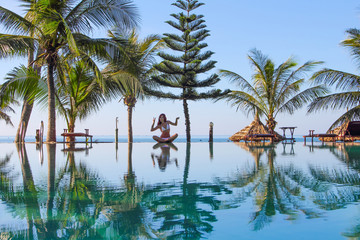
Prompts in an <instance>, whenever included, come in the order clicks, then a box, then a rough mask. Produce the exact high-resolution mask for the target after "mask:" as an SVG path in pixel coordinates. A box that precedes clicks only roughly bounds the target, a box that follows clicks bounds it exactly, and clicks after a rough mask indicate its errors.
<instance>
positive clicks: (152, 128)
mask: <svg viewBox="0 0 360 240" xmlns="http://www.w3.org/2000/svg"><path fill="white" fill-rule="evenodd" d="M155 119H156V118H153V123H152V125H151V129H150V131H152V132H153V131H155V130H156V129H158V128H159V126H156V127H154V124H155Z"/></svg>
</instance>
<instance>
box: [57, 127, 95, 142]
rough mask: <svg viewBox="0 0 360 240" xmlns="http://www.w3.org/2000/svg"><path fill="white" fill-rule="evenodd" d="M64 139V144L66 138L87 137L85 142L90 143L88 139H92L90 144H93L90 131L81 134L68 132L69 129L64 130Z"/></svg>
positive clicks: (86, 130)
mask: <svg viewBox="0 0 360 240" xmlns="http://www.w3.org/2000/svg"><path fill="white" fill-rule="evenodd" d="M61 136H63V137H64V142H65V138H66V137H85V141H86V142H88V138H90V142H91V143H92V137H93V136H92V135H90V134H89V129H85V133H79V132H68V130H67V129H64V132H63V133H62V134H61Z"/></svg>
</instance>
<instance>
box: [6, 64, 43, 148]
mask: <svg viewBox="0 0 360 240" xmlns="http://www.w3.org/2000/svg"><path fill="white" fill-rule="evenodd" d="M5 80H6V81H5V82H4V84H3V85H2V86H1V89H0V98H1V99H2V100H4V101H9V100H10V99H13V100H14V99H23V106H22V114H21V118H20V124H19V127H18V130H17V134H16V137H15V142H23V141H24V138H25V134H26V129H27V125H28V121H29V119H30V114H31V112H32V108H33V104H34V101H35V99H39V98H42V97H46V94H47V87H46V82H45V80H44V79H42V78H41V77H40V75H39V73H38V68H35V69H34V68H32V67H26V66H24V65H21V66H20V67H16V68H14V69H13V70H11V71H10V72H9V73H8V74H7V76H6V78H5ZM6 99H7V100H6Z"/></svg>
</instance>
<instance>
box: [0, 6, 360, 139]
mask: <svg viewBox="0 0 360 240" xmlns="http://www.w3.org/2000/svg"><path fill="white" fill-rule="evenodd" d="M173 2H174V1H173V0H135V1H134V3H135V4H136V6H137V7H138V11H139V13H140V16H141V28H140V29H139V33H140V35H141V36H142V37H144V36H146V35H148V34H154V33H155V34H163V33H168V32H175V31H174V29H173V28H172V27H170V26H169V25H168V24H166V23H165V21H167V20H170V19H172V17H170V14H171V13H177V12H179V9H178V8H176V7H174V6H172V5H171V3H173ZM202 2H204V3H205V5H204V6H202V7H200V8H199V9H198V10H197V13H198V14H203V15H204V16H205V17H204V19H205V20H206V25H207V29H208V30H210V34H211V36H210V37H208V38H207V39H206V40H205V42H206V43H208V50H211V51H213V52H215V54H214V55H213V57H212V60H215V61H217V65H216V69H215V70H214V72H216V71H218V70H219V69H226V70H231V71H234V72H236V73H238V74H240V75H242V76H243V77H245V78H246V79H248V80H250V78H251V74H252V69H251V67H250V64H249V61H248V59H247V54H248V53H249V50H250V49H252V48H257V49H258V50H260V51H262V52H263V53H264V54H266V55H268V56H269V57H270V58H271V59H272V60H273V61H274V62H275V63H276V65H277V66H278V65H279V64H281V63H282V62H284V61H285V60H286V59H287V58H289V57H290V56H294V57H295V59H296V60H297V62H298V63H299V64H303V63H304V62H306V61H308V60H317V61H324V62H325V63H324V64H323V66H322V67H319V68H318V69H317V70H319V69H320V68H323V67H327V68H333V69H337V70H341V71H346V72H350V73H355V74H359V72H358V69H357V68H356V66H355V63H354V62H353V60H352V58H351V56H350V54H349V52H348V51H347V50H346V49H345V48H343V47H341V46H340V45H339V43H340V42H341V41H342V40H344V39H345V38H346V33H345V31H346V29H349V28H360V21H359V20H360V19H359V15H360V9H359V7H360V3H359V1H357V0H346V1H339V0H337V1H335V0H315V1H314V0H302V1H288V0H267V1H265V0H243V1H239V0H205V1H202ZM0 5H1V6H4V7H6V8H9V9H11V10H14V11H17V12H19V8H17V6H18V2H17V1H15V0H11V1H8V0H0ZM19 13H21V12H19ZM1 31H3V30H1ZM94 36H95V37H99V36H105V34H104V33H103V32H99V31H96V30H95V31H94ZM21 63H23V64H25V63H26V59H6V60H0V82H2V81H3V79H4V77H5V75H6V73H7V72H9V71H10V70H11V69H12V68H13V67H15V66H18V65H19V64H21ZM216 87H217V88H221V89H227V88H229V89H234V90H235V89H236V86H235V85H233V84H229V83H228V81H227V80H226V79H223V80H222V81H221V82H220V83H219V84H217V85H216ZM189 109H190V121H191V133H192V135H207V134H208V130H209V122H213V123H214V124H215V125H214V134H216V135H228V136H231V135H232V134H234V133H235V132H237V131H239V130H240V129H242V128H244V127H245V126H246V125H248V124H249V123H250V122H251V121H252V120H253V117H252V116H247V115H246V114H245V113H244V112H242V111H238V112H237V111H236V109H235V108H232V107H231V106H230V105H228V104H227V103H226V102H217V103H213V102H212V101H199V102H190V103H189ZM15 110H16V113H15V114H11V116H12V120H13V122H14V124H15V127H11V126H7V125H5V123H4V121H0V135H1V136H9V135H11V136H12V135H15V133H16V128H17V125H18V121H19V117H20V111H21V108H20V107H16V108H15ZM162 112H164V113H165V114H166V115H167V117H168V119H169V120H173V121H174V120H175V118H176V117H178V116H179V117H180V122H179V125H178V126H177V127H173V128H172V132H173V133H175V132H177V133H179V134H180V135H184V134H185V122H184V113H183V108H182V102H180V101H168V100H146V101H144V102H138V103H137V105H136V107H135V112H134V114H133V129H134V134H135V135H153V133H151V132H150V126H151V123H152V118H153V117H157V116H158V115H159V114H160V113H162ZM341 113H342V111H336V112H330V111H328V112H320V113H317V114H311V115H307V114H306V108H305V107H304V108H303V109H301V110H299V111H298V112H296V113H295V114H293V115H288V114H283V115H278V116H277V119H276V120H277V121H278V125H277V127H276V130H277V131H279V129H278V128H279V127H282V126H297V127H298V128H297V129H296V130H295V134H297V135H300V134H305V133H308V130H309V129H315V132H318V133H320V132H325V131H326V130H327V129H328V127H329V126H330V125H331V123H332V122H333V121H334V120H335V119H336V118H337V117H338V116H339V115H340V114H341ZM116 117H119V134H120V135H126V134H127V110H126V107H125V106H124V105H123V103H122V102H118V100H114V101H113V102H110V103H108V104H107V105H105V106H104V107H103V108H102V110H101V111H99V112H96V113H94V114H92V115H91V116H90V117H88V118H87V119H86V120H84V121H82V122H79V123H78V124H77V125H76V126H75V130H76V131H84V128H89V129H90V133H92V134H94V135H113V134H114V132H115V118H116ZM41 120H43V121H44V123H45V128H46V125H47V110H46V109H39V108H38V107H36V108H35V110H34V112H33V116H32V118H31V121H30V124H29V130H28V135H34V134H35V130H36V129H37V128H38V127H39V125H40V121H41ZM263 122H264V121H263ZM65 126H66V125H65V121H64V119H62V118H61V117H58V118H57V135H60V133H61V132H62V131H63V129H64V128H65ZM279 133H280V131H279Z"/></svg>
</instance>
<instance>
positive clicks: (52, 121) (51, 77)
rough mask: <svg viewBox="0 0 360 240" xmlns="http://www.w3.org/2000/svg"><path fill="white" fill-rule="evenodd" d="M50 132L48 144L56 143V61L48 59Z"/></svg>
mask: <svg viewBox="0 0 360 240" xmlns="http://www.w3.org/2000/svg"><path fill="white" fill-rule="evenodd" d="M47 65H48V72H47V74H48V76H47V85H48V130H47V137H46V141H47V142H56V116H55V83H54V75H53V73H54V66H55V64H54V61H53V60H52V59H51V57H50V59H48V64H47Z"/></svg>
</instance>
